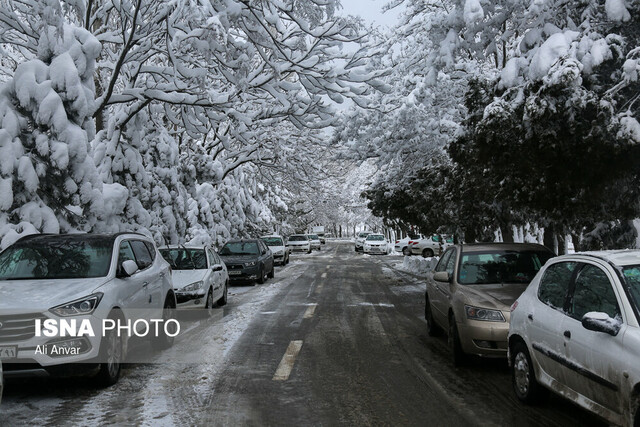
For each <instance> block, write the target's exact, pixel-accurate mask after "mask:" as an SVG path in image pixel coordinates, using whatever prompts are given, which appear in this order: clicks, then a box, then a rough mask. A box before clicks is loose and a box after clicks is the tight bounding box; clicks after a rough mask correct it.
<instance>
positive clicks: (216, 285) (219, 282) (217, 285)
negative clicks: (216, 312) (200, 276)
mask: <svg viewBox="0 0 640 427" xmlns="http://www.w3.org/2000/svg"><path fill="white" fill-rule="evenodd" d="M206 252H207V259H208V270H207V275H206V279H205V282H206V283H211V285H212V288H213V296H214V299H215V300H218V299H219V298H220V297H221V296H222V292H223V291H224V280H223V279H222V275H221V273H222V270H215V267H216V266H219V265H220V264H222V261H220V259H218V256H217V255H216V254H215V253H213V251H212V250H211V248H206Z"/></svg>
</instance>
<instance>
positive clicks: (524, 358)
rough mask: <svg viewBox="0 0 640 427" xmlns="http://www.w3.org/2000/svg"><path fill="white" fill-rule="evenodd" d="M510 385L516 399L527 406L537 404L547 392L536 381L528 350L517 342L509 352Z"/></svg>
mask: <svg viewBox="0 0 640 427" xmlns="http://www.w3.org/2000/svg"><path fill="white" fill-rule="evenodd" d="M511 384H512V385H513V391H514V392H515V394H516V396H517V397H518V399H520V400H521V401H522V402H524V403H527V404H533V403H538V402H540V401H541V400H542V398H543V397H545V395H546V394H547V391H546V389H545V388H544V387H542V386H541V385H540V384H539V383H538V381H537V380H536V374H535V371H534V369H533V363H532V362H531V356H530V355H529V350H527V346H526V345H525V344H524V343H523V342H517V343H516V344H515V345H514V346H513V349H512V351H511Z"/></svg>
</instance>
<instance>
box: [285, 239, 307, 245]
mask: <svg viewBox="0 0 640 427" xmlns="http://www.w3.org/2000/svg"><path fill="white" fill-rule="evenodd" d="M308 243H309V242H308V241H307V242H305V241H302V240H295V241H293V242H289V243H287V245H289V246H304V245H306V244H308Z"/></svg>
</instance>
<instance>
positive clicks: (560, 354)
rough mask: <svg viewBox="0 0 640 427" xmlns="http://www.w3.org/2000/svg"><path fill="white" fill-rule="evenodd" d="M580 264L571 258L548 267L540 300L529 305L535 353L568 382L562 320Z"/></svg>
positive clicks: (557, 377) (548, 370)
mask: <svg viewBox="0 0 640 427" xmlns="http://www.w3.org/2000/svg"><path fill="white" fill-rule="evenodd" d="M577 267H578V263H577V262H575V261H567V262H558V263H555V264H551V265H550V266H549V267H548V268H547V269H546V270H545V272H544V275H543V276H542V278H541V279H540V284H539V285H538V293H537V298H538V301H537V303H535V304H532V305H531V306H530V307H528V312H527V314H526V315H527V319H526V320H525V322H526V325H527V329H528V334H529V341H530V343H531V347H532V349H533V356H534V357H535V359H536V360H537V361H538V365H539V366H540V368H541V369H542V371H543V373H544V374H546V375H547V376H548V377H550V378H551V379H553V380H556V381H559V382H560V383H565V378H564V377H565V373H564V369H565V366H564V363H563V359H564V355H565V350H564V338H563V337H562V322H563V321H564V320H565V318H566V317H567V315H566V314H565V312H564V310H565V306H566V303H567V298H568V294H569V288H570V286H571V282H572V280H573V278H574V275H575V274H576V272H577Z"/></svg>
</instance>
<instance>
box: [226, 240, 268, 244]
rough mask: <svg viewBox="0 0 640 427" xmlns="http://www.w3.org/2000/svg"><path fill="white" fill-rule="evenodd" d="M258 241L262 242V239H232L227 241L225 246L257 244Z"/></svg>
mask: <svg viewBox="0 0 640 427" xmlns="http://www.w3.org/2000/svg"><path fill="white" fill-rule="evenodd" d="M258 241H260V239H230V240H227V242H226V243H225V245H226V244H227V243H257V242H258Z"/></svg>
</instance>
